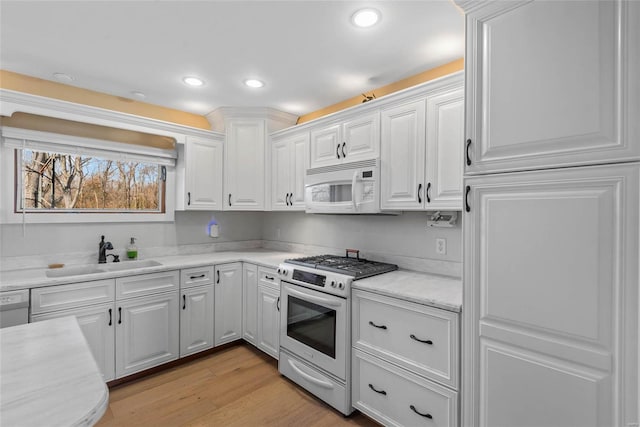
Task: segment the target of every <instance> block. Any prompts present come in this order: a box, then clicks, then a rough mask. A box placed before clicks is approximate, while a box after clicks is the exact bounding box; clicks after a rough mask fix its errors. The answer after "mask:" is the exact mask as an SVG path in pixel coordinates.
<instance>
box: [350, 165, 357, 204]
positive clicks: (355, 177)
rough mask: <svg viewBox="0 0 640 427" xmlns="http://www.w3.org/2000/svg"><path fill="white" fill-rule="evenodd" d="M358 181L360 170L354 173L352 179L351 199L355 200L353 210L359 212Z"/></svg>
mask: <svg viewBox="0 0 640 427" xmlns="http://www.w3.org/2000/svg"><path fill="white" fill-rule="evenodd" d="M357 181H358V171H355V172H354V173H353V179H352V180H351V201H352V202H353V211H354V212H358V203H356V182H357Z"/></svg>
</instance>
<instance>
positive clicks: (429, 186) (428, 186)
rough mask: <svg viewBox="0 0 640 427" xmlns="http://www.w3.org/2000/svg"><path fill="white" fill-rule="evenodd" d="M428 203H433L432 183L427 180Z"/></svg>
mask: <svg viewBox="0 0 640 427" xmlns="http://www.w3.org/2000/svg"><path fill="white" fill-rule="evenodd" d="M426 194H427V203H431V183H430V182H427V191H426Z"/></svg>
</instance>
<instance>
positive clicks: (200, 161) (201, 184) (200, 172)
mask: <svg viewBox="0 0 640 427" xmlns="http://www.w3.org/2000/svg"><path fill="white" fill-rule="evenodd" d="M223 147H224V141H223V140H222V138H220V139H205V138H199V137H187V141H186V143H185V147H184V151H185V200H184V206H185V209H188V210H222V161H223Z"/></svg>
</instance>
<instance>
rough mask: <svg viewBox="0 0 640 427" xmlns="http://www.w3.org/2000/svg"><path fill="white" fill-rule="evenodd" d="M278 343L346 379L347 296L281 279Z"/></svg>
mask: <svg viewBox="0 0 640 427" xmlns="http://www.w3.org/2000/svg"><path fill="white" fill-rule="evenodd" d="M281 289H282V298H281V301H282V310H281V312H280V315H281V318H280V346H282V347H283V348H285V349H287V350H288V351H290V352H291V353H293V354H295V355H296V356H298V357H300V358H301V359H303V360H305V361H307V362H309V363H311V364H313V365H316V366H317V367H319V368H321V369H324V370H325V371H327V372H329V373H330V374H333V375H335V376H336V377H338V378H340V379H342V380H343V381H344V380H346V369H347V352H346V350H347V344H348V342H347V339H348V338H349V334H348V328H349V324H348V322H347V319H348V315H349V310H348V306H347V300H346V299H344V298H340V297H337V296H334V295H329V294H325V293H323V292H317V291H314V290H312V289H307V288H304V287H302V286H298V285H294V284H292V283H289V282H285V281H283V282H282V288H281Z"/></svg>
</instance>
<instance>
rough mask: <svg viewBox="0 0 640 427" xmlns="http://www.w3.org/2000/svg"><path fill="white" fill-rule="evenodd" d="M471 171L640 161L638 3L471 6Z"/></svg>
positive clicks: (468, 135)
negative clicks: (636, 42)
mask: <svg viewBox="0 0 640 427" xmlns="http://www.w3.org/2000/svg"><path fill="white" fill-rule="evenodd" d="M466 19H467V51H466V57H465V61H466V69H467V70H468V72H467V77H466V78H467V81H466V100H467V118H466V138H467V144H468V147H467V148H466V149H467V154H466V157H467V159H466V165H467V166H466V170H465V172H466V173H468V174H476V173H487V172H500V171H511V170H523V169H536V168H546V167H564V166H571V165H580V164H593V163H604V162H611V161H629V160H637V159H640V124H639V121H638V117H640V78H639V77H638V76H640V50H639V49H637V48H633V46H635V45H634V44H633V43H632V41H633V40H639V39H640V25H637V23H638V22H640V3H639V2H636V1H619V0H617V1H598V2H596V1H593V2H576V1H552V2H551V1H533V2H494V3H490V4H488V5H487V6H486V7H475V6H473V5H470V6H469V7H468V14H467V18H466Z"/></svg>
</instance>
